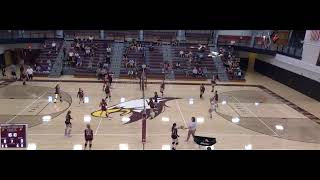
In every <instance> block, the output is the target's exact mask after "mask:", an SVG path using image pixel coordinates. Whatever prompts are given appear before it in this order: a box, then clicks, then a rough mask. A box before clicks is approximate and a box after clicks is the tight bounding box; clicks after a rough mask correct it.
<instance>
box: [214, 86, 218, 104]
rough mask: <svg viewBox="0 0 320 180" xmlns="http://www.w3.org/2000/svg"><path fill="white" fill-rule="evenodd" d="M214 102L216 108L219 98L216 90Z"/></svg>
mask: <svg viewBox="0 0 320 180" xmlns="http://www.w3.org/2000/svg"><path fill="white" fill-rule="evenodd" d="M214 101H215V104H216V107H218V101H219V96H218V91H217V90H216V91H215V92H214Z"/></svg>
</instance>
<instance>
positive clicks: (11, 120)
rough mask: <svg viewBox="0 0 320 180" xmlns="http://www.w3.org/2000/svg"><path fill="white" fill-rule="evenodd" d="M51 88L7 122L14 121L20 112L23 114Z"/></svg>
mask: <svg viewBox="0 0 320 180" xmlns="http://www.w3.org/2000/svg"><path fill="white" fill-rule="evenodd" d="M50 90H51V89H49V90H48V91H46V92H44V93H43V94H42V95H41V96H39V97H38V98H37V99H36V100H34V101H33V102H32V103H31V104H29V105H28V106H27V107H25V108H24V109H23V110H22V111H20V112H19V113H18V114H17V115H15V116H14V117H13V118H11V119H10V120H9V121H7V122H6V123H10V122H11V121H13V120H14V119H15V118H17V117H18V116H19V115H20V114H22V113H23V112H24V111H25V110H27V109H28V108H29V107H30V106H32V105H33V104H34V103H35V102H37V101H38V100H39V99H40V98H41V97H42V96H44V95H45V94H46V93H47V92H49V91H50Z"/></svg>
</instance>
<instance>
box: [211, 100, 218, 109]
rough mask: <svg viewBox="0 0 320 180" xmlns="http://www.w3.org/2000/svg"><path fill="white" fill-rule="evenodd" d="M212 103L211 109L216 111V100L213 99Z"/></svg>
mask: <svg viewBox="0 0 320 180" xmlns="http://www.w3.org/2000/svg"><path fill="white" fill-rule="evenodd" d="M210 103H211V110H213V111H215V110H216V107H217V105H216V103H215V101H214V100H213V101H211V102H210Z"/></svg>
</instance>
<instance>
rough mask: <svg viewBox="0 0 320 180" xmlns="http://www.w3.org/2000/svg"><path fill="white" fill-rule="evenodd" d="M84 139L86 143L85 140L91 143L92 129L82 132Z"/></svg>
mask: <svg viewBox="0 0 320 180" xmlns="http://www.w3.org/2000/svg"><path fill="white" fill-rule="evenodd" d="M84 138H85V140H86V141H87V140H90V141H92V139H93V130H92V129H86V130H84Z"/></svg>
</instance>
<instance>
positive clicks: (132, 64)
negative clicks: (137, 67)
mask: <svg viewBox="0 0 320 180" xmlns="http://www.w3.org/2000/svg"><path fill="white" fill-rule="evenodd" d="M129 67H130V68H133V67H134V60H132V59H131V60H130V61H129Z"/></svg>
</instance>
